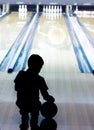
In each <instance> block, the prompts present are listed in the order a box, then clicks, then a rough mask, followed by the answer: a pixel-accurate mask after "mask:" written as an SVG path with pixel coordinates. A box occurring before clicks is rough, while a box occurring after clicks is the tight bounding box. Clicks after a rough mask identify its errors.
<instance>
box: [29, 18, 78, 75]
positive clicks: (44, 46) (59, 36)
mask: <svg viewBox="0 0 94 130" xmlns="http://www.w3.org/2000/svg"><path fill="white" fill-rule="evenodd" d="M32 53H39V54H40V55H41V56H42V57H43V58H44V60H45V71H46V73H47V72H48V71H50V73H51V72H52V73H64V72H68V73H70V72H80V71H79V68H78V65H77V61H76V57H75V54H74V51H73V47H72V43H71V40H70V37H69V34H68V29H67V27H66V23H65V20H64V17H63V16H59V18H57V19H56V20H51V19H49V17H48V18H46V16H44V15H43V16H42V17H41V19H40V23H39V25H38V29H37V31H36V35H35V38H34V41H33V45H32V50H31V54H32Z"/></svg>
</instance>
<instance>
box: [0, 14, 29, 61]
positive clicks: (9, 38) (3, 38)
mask: <svg viewBox="0 0 94 130" xmlns="http://www.w3.org/2000/svg"><path fill="white" fill-rule="evenodd" d="M30 15H31V13H28V14H27V17H26V18H23V19H22V18H21V17H19V15H18V12H13V13H11V14H10V15H8V16H7V17H6V18H5V19H3V20H2V21H0V62H1V61H2V60H3V58H4V56H5V55H6V53H7V51H8V50H9V48H10V47H11V46H12V44H13V43H14V41H15V40H16V38H17V36H18V35H19V33H20V32H21V30H22V28H23V26H24V25H25V23H26V21H27V20H28V19H29V17H30Z"/></svg>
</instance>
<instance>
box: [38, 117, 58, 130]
mask: <svg viewBox="0 0 94 130" xmlns="http://www.w3.org/2000/svg"><path fill="white" fill-rule="evenodd" d="M56 129H57V123H56V121H55V120H54V119H52V118H50V119H49V118H46V119H44V120H42V122H41V123H40V130H56Z"/></svg>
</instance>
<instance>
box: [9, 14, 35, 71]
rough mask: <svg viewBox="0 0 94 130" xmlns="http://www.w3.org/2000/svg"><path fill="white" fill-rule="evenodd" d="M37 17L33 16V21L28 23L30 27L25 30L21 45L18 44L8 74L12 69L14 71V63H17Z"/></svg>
mask: <svg viewBox="0 0 94 130" xmlns="http://www.w3.org/2000/svg"><path fill="white" fill-rule="evenodd" d="M37 15H38V14H37V13H36V14H35V16H34V18H33V20H32V22H31V23H30V25H29V27H28V30H27V32H26V35H25V36H24V38H23V40H22V42H21V44H20V46H19V48H18V50H17V52H16V54H15V56H14V58H13V60H12V62H11V64H10V65H9V68H8V72H9V73H10V72H12V71H13V69H14V66H15V63H16V61H17V59H18V57H19V55H20V53H21V50H22V48H23V46H24V45H25V44H26V41H27V39H28V36H29V33H30V30H31V28H32V26H33V24H34V22H35V20H36V17H37Z"/></svg>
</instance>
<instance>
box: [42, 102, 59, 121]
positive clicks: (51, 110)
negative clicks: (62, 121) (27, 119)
mask: <svg viewBox="0 0 94 130" xmlns="http://www.w3.org/2000/svg"><path fill="white" fill-rule="evenodd" d="M56 113H57V106H56V104H55V103H53V102H45V103H43V104H42V106H41V114H42V115H43V116H44V117H45V118H52V117H54V116H55V115H56Z"/></svg>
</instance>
